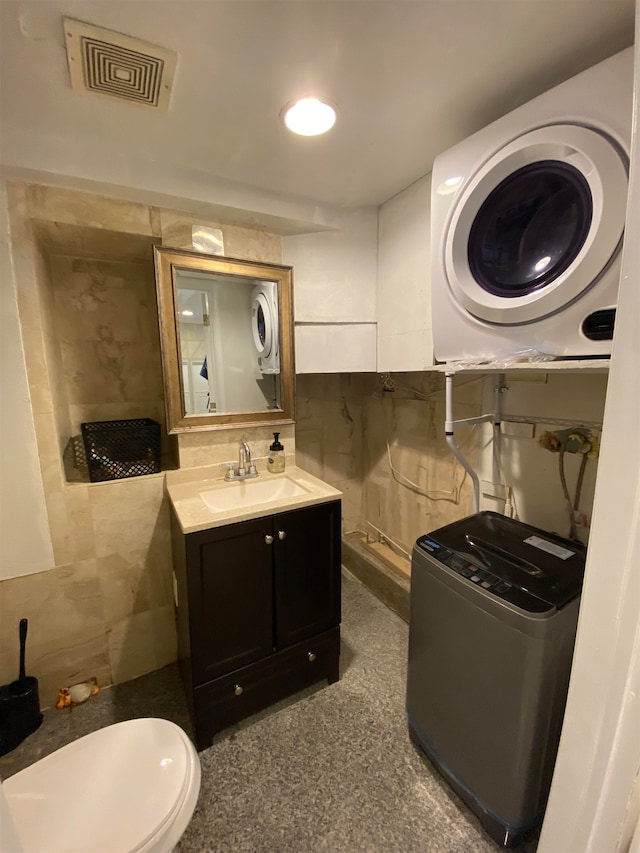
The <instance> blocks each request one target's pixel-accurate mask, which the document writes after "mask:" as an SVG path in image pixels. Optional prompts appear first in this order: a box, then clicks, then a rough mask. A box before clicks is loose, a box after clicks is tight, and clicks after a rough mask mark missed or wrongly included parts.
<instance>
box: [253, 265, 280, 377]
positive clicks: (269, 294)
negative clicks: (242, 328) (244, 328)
mask: <svg viewBox="0 0 640 853" xmlns="http://www.w3.org/2000/svg"><path fill="white" fill-rule="evenodd" d="M251 330H252V333H253V343H254V346H255V348H256V351H257V353H258V367H259V368H260V371H261V373H280V343H279V326H278V285H277V284H276V282H275V281H262V282H260V284H258V285H256V287H254V288H253V293H252V297H251Z"/></svg>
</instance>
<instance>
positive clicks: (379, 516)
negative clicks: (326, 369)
mask: <svg viewBox="0 0 640 853" xmlns="http://www.w3.org/2000/svg"><path fill="white" fill-rule="evenodd" d="M391 378H392V380H393V381H394V384H395V387H396V390H395V391H393V392H386V391H382V386H381V382H380V380H379V379H378V378H377V377H368V378H367V380H366V381H365V386H364V393H363V413H362V420H363V430H362V434H363V447H364V451H363V482H364V486H363V514H364V526H363V530H364V531H365V532H366V533H368V534H370V535H371V536H372V537H373V538H374V539H375V538H376V537H378V536H379V534H380V533H381V534H382V535H383V536H384V537H385V538H386V539H388V540H389V541H390V543H391V544H392V545H395V546H397V549H398V550H400V551H401V552H404V553H405V554H406V555H407V556H409V555H410V554H411V550H412V548H413V543H414V542H415V540H416V539H417V537H418V536H420V535H421V534H423V533H426V532H428V531H430V530H435V529H436V528H438V527H440V526H442V525H444V524H449V523H450V522H451V521H454V520H456V519H457V518H460V517H462V516H464V515H468V514H469V513H471V512H472V511H473V509H472V506H473V490H472V487H471V484H470V482H469V479H468V477H466V476H465V474H464V471H463V469H462V468H461V466H460V465H459V463H458V462H457V461H456V460H455V458H454V457H453V455H452V453H451V451H450V450H449V448H448V447H447V445H446V441H445V435H444V419H445V406H444V376H443V375H442V374H437V373H394V374H392V375H391ZM456 385H457V390H456V393H455V398H454V399H455V411H454V417H455V418H467V417H476V416H477V415H479V414H480V408H481V401H482V377H479V378H478V379H474V380H471V381H469V380H468V379H466V380H465V379H462V380H461V381H459V380H457V379H456ZM407 389H409V390H407ZM456 439H457V441H458V444H459V446H460V447H461V449H462V450H463V452H464V454H465V455H466V456H467V458H468V459H469V461H470V462H471V463H472V464H474V465H476V466H477V459H478V439H479V432H478V428H477V427H463V428H460V429H459V431H457V432H456ZM391 466H393V471H392V469H391Z"/></svg>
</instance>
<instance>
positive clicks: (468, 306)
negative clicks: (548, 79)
mask: <svg viewBox="0 0 640 853" xmlns="http://www.w3.org/2000/svg"><path fill="white" fill-rule="evenodd" d="M632 95H633V49H632V48H629V49H627V50H625V51H622V52H621V53H618V54H616V55H615V56H612V57H611V58H609V59H607V60H605V61H604V62H601V63H600V64H598V65H596V66H594V67H593V68H590V69H588V70H587V71H584V72H582V73H581V74H578V75H577V76H576V77H573V78H572V79H570V80H568V81H567V82H565V83H562V84H561V85H559V86H557V87H555V88H554V89H551V90H550V91H548V92H546V93H545V94H543V95H540V96H539V97H538V98H535V99H534V100H533V101H530V102H529V103H527V104H525V105H524V106H522V107H519V108H518V109H516V110H514V111H513V112H512V113H509V114H508V115H506V116H504V117H503V118H501V119H499V120H498V121H496V122H494V123H493V124H491V125H489V126H488V127H486V128H484V129H483V130H481V131H479V132H478V133H476V134H474V135H473V136H471V137H469V138H468V139H466V140H465V141H464V142H462V143H460V144H459V145H456V146H455V147H454V148H452V149H450V150H449V151H446V152H445V153H444V154H441V155H440V156H439V157H438V158H437V159H436V161H435V163H434V166H433V175H432V191H431V193H432V196H431V241H432V261H431V267H432V269H431V274H432V275H431V292H432V312H433V341H434V350H435V356H436V359H437V360H438V361H470V362H474V361H487V360H496V359H497V360H503V359H504V360H508V359H509V358H513V357H516V356H519V357H520V356H522V355H525V356H527V355H529V356H530V357H536V356H537V355H539V354H541V355H551V356H555V357H567V358H572V357H596V356H606V355H609V354H610V352H611V339H612V337H613V326H614V320H615V308H616V301H617V292H618V282H619V277H620V252H621V246H622V238H623V232H624V219H625V210H626V200H627V190H628V162H629V159H628V155H629V144H630V139H631V115H632Z"/></svg>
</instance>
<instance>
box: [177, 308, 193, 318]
mask: <svg viewBox="0 0 640 853" xmlns="http://www.w3.org/2000/svg"><path fill="white" fill-rule="evenodd" d="M180 313H181V314H182V316H183V317H193V311H189V309H188V308H185V309H184V311H181V312H180Z"/></svg>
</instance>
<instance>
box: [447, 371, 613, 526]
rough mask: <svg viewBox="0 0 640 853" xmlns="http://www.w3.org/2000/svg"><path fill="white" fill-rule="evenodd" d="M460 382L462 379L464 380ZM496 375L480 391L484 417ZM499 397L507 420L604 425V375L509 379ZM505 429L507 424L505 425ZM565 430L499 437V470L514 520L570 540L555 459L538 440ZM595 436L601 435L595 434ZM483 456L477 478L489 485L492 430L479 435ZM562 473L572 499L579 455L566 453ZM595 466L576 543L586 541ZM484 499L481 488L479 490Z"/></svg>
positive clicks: (589, 468) (590, 464)
mask: <svg viewBox="0 0 640 853" xmlns="http://www.w3.org/2000/svg"><path fill="white" fill-rule="evenodd" d="M463 381H464V380H463ZM499 381H500V380H499V374H494V375H491V376H488V377H487V378H486V379H485V381H484V388H483V408H482V410H483V412H488V411H491V410H492V406H493V392H494V388H495V386H496V383H498V382H499ZM503 387H506V388H507V389H508V390H506V391H505V392H504V393H501V394H500V403H501V407H502V411H503V413H507V414H511V415H523V416H527V415H529V416H535V417H545V416H546V417H551V418H566V419H567V420H568V421H570V422H571V425H572V426H577V425H578V424H579V423H580V422H581V421H595V422H599V423H602V418H603V413H604V404H605V395H606V390H607V376H606V375H604V374H587V373H564V372H562V373H560V372H557V371H556V373H548V374H544V373H541V374H540V375H535V376H531V375H529V376H517V375H515V374H511V375H507V378H506V381H505V383H504V386H503ZM504 426H505V427H507V426H508V425H507V424H505V425H504ZM556 429H566V427H563V426H555V425H553V424H538V425H536V426H535V435H534V436H533V437H521V436H511V435H501V436H500V439H499V442H500V447H501V453H500V458H501V468H502V473H503V475H504V482H506V483H507V484H508V485H509V486H511V487H512V489H513V492H514V497H515V507H516V509H517V513H518V518H519V519H520V520H521V521H524V522H526V523H527V524H533V525H534V526H536V527H541V528H542V529H543V530H548V531H551V532H554V533H557V534H559V535H560V536H568V535H569V524H570V516H569V512H568V510H567V506H566V501H565V498H564V495H563V492H562V487H561V484H560V475H559V471H558V462H559V454H558V453H551V452H550V451H549V450H545V449H544V448H542V447H541V446H540V444H539V441H538V440H539V437H540V436H541V435H542V433H543V432H545V431H546V430H549V431H553V430H556ZM594 434H595V435H596V436H597V437H599V434H598V433H597V432H595V431H594ZM483 440H484V444H483V452H482V454H481V458H480V466H479V470H478V474H479V476H480V479H481V480H484V481H489V482H492V481H493V441H492V440H491V430H490V428H485V429H484V431H483ZM564 460H565V474H566V480H567V486H568V489H569V493H570V495H571V496H572V497H573V495H574V493H575V486H576V481H577V478H578V471H579V467H580V461H581V456H580V455H579V454H573V453H567V454H565V457H564ZM597 464H598V463H597V461H592V460H588V461H587V463H586V469H585V473H584V480H583V484H582V489H581V500H580V507H579V509H580V510H581V513H582V515H583V516H584V520H585V521H586V522H587V526H585V527H582V528H579V530H578V535H579V538H580V539H581V540H582V541H584V542H586V540H587V538H588V523H589V522H590V520H591V510H592V505H593V495H594V491H595V480H596V471H597ZM481 497H482V489H481ZM480 508H481V509H494V510H496V511H498V512H503V511H504V504H500V503H499V502H493V503H492V501H491V499H489V498H484V500H482V499H481V503H480Z"/></svg>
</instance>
